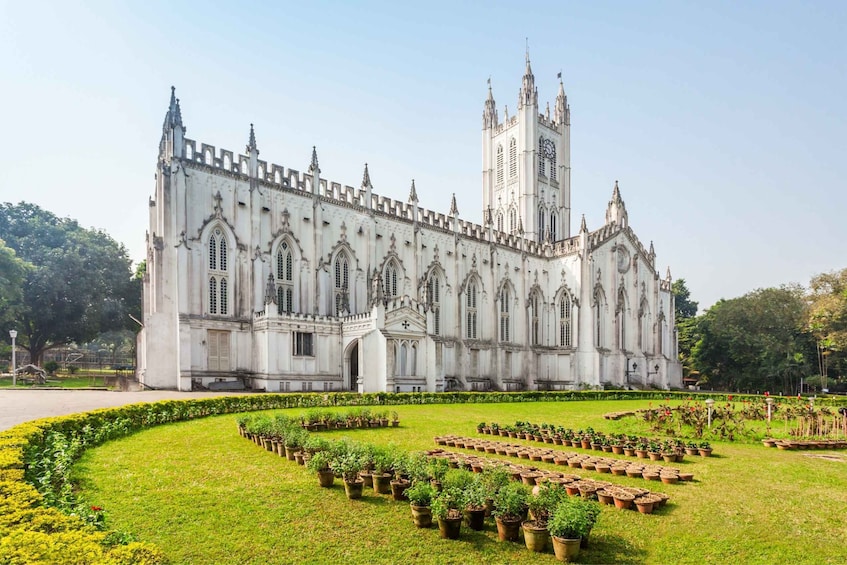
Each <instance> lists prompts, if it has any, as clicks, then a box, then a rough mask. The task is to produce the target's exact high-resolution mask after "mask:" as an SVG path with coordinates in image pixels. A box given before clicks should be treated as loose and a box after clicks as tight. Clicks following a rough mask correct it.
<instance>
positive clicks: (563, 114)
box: [553, 73, 568, 124]
mask: <svg viewBox="0 0 847 565" xmlns="http://www.w3.org/2000/svg"><path fill="white" fill-rule="evenodd" d="M553 121H555V122H556V123H557V124H563V123H567V122H568V97H567V95H566V94H565V85H564V83H563V82H562V73H559V94H557V95H556V109H555V112H554V114H553Z"/></svg>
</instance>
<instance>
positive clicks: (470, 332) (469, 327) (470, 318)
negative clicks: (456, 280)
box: [465, 282, 477, 339]
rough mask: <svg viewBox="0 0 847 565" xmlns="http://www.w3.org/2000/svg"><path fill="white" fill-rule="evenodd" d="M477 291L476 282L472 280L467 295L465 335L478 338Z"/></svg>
mask: <svg viewBox="0 0 847 565" xmlns="http://www.w3.org/2000/svg"><path fill="white" fill-rule="evenodd" d="M476 293H477V290H476V283H474V282H472V283H470V284H468V288H467V291H466V297H465V301H466V302H465V313H466V316H467V323H466V324H465V330H466V333H465V337H466V338H467V339H476V336H477V328H476V324H477V308H476Z"/></svg>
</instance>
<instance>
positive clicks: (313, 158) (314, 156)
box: [309, 145, 321, 174]
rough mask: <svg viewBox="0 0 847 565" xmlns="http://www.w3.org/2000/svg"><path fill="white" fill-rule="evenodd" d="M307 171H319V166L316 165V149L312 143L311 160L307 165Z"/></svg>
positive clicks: (313, 172)
mask: <svg viewBox="0 0 847 565" xmlns="http://www.w3.org/2000/svg"><path fill="white" fill-rule="evenodd" d="M309 172H310V173H312V174H315V173H320V172H321V169H320V167H318V150H317V149H316V148H315V146H314V145H312V162H311V164H310V165H309Z"/></svg>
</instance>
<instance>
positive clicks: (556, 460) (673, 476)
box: [435, 436, 694, 484]
mask: <svg viewBox="0 0 847 565" xmlns="http://www.w3.org/2000/svg"><path fill="white" fill-rule="evenodd" d="M435 443H436V444H438V445H442V446H447V447H458V448H460V449H472V450H476V451H479V452H484V453H489V454H496V455H505V456H507V457H517V458H519V459H528V460H530V461H540V462H543V463H553V464H556V465H562V466H564V465H567V466H569V467H573V468H578V469H584V470H588V471H596V472H598V473H608V474H612V475H619V476H629V477H641V478H644V479H647V480H656V481H659V480H661V481H662V482H664V483H666V484H676V483H678V482H679V481H691V480H693V479H694V474H693V473H689V472H683V471H681V470H680V469H678V468H676V467H669V466H665V465H649V466H648V465H641V464H638V463H634V462H629V461H624V460H621V459H615V458H611V457H593V456H590V455H586V454H583V453H576V452H568V451H563V450H557V449H550V448H534V447H529V446H526V445H519V444H510V443H505V442H500V441H494V440H485V439H482V440H480V439H473V438H466V437H461V436H438V437H436V438H435Z"/></svg>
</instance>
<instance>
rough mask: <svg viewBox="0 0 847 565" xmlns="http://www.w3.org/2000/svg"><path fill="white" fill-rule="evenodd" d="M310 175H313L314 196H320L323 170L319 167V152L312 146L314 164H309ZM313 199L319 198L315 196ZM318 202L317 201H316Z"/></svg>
mask: <svg viewBox="0 0 847 565" xmlns="http://www.w3.org/2000/svg"><path fill="white" fill-rule="evenodd" d="M309 173H311V175H312V194H314V195H317V194H320V191H321V168H320V167H319V166H318V150H317V149H316V148H315V146H314V145H312V162H311V163H309ZM313 198H317V197H316V196H313ZM315 202H317V200H315Z"/></svg>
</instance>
